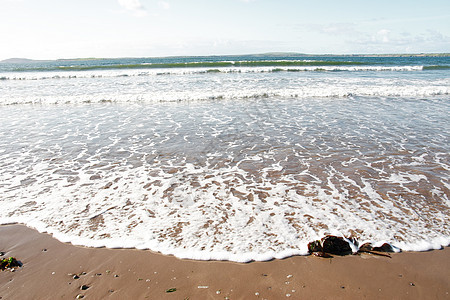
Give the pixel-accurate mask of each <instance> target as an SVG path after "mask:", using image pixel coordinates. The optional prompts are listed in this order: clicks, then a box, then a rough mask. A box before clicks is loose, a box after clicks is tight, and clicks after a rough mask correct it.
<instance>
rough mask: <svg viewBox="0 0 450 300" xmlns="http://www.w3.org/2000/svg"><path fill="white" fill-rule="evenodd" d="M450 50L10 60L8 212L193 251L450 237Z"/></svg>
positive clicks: (119, 243) (5, 141)
mask: <svg viewBox="0 0 450 300" xmlns="http://www.w3.org/2000/svg"><path fill="white" fill-rule="evenodd" d="M449 115H450V57H449V56H446V57H445V56H442V57H439V56H429V57H427V56H414V57H407V56H404V57H381V56H372V57H363V56H302V55H294V54H290V55H285V56H283V55H281V54H280V55H245V56H206V57H167V58H120V59H84V60H83V59H77V60H55V61H23V62H15V63H0V203H1V210H0V223H1V224H8V223H22V224H25V225H27V226H29V227H32V228H36V229H38V230H39V231H41V232H48V233H51V234H52V235H53V236H54V237H55V238H57V239H59V240H61V241H63V242H71V243H73V244H75V245H84V246H89V247H109V248H137V249H150V250H153V251H158V252H161V253H163V254H172V255H175V256H177V257H179V258H189V259H197V260H231V261H236V262H247V261H264V260H270V259H273V258H284V257H288V256H292V255H306V254H308V249H307V244H308V243H309V242H311V241H313V240H317V239H320V238H322V237H324V236H326V235H330V234H331V235H338V236H343V237H347V238H350V237H352V238H354V240H356V241H357V242H358V243H359V245H361V244H363V243H366V242H370V243H373V244H374V245H381V244H383V243H389V244H391V245H392V246H393V247H394V248H395V249H396V250H399V251H400V250H403V251H425V250H430V249H439V248H441V247H443V246H447V245H449V244H450V225H449V224H450V199H449V197H450V174H449V170H450V122H449V120H450V118H449Z"/></svg>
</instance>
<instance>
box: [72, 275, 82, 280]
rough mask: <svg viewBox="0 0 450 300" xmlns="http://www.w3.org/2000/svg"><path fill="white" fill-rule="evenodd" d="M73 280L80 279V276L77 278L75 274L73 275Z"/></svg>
mask: <svg viewBox="0 0 450 300" xmlns="http://www.w3.org/2000/svg"><path fill="white" fill-rule="evenodd" d="M72 278H73V279H79V278H80V276H78V275H77V274H75V275H73V277H72Z"/></svg>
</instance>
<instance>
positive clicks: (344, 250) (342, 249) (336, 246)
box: [322, 235, 352, 255]
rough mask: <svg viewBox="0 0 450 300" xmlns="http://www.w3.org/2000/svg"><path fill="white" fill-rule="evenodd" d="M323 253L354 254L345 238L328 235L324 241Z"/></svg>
mask: <svg viewBox="0 0 450 300" xmlns="http://www.w3.org/2000/svg"><path fill="white" fill-rule="evenodd" d="M322 248H323V252H326V253H331V254H336V255H347V254H351V253H352V248H351V247H350V245H349V243H348V242H346V241H345V240H344V239H343V238H341V237H337V236H333V235H327V236H326V237H324V238H323V239H322Z"/></svg>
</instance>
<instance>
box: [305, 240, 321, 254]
mask: <svg viewBox="0 0 450 300" xmlns="http://www.w3.org/2000/svg"><path fill="white" fill-rule="evenodd" d="M308 251H309V253H313V252H322V251H323V249H322V245H321V243H320V241H319V240H317V241H314V242H311V243H309V244H308Z"/></svg>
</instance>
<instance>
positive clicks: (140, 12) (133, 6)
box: [117, 0, 147, 17]
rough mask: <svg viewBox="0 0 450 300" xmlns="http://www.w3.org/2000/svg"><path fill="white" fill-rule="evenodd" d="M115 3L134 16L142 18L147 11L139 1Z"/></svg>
mask: <svg viewBox="0 0 450 300" xmlns="http://www.w3.org/2000/svg"><path fill="white" fill-rule="evenodd" d="M117 2H118V3H119V5H120V6H122V7H123V8H125V9H126V10H128V11H130V12H133V14H134V15H135V16H138V17H143V16H145V15H147V10H146V9H145V7H144V6H143V5H142V4H141V2H140V1H139V0H117Z"/></svg>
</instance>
